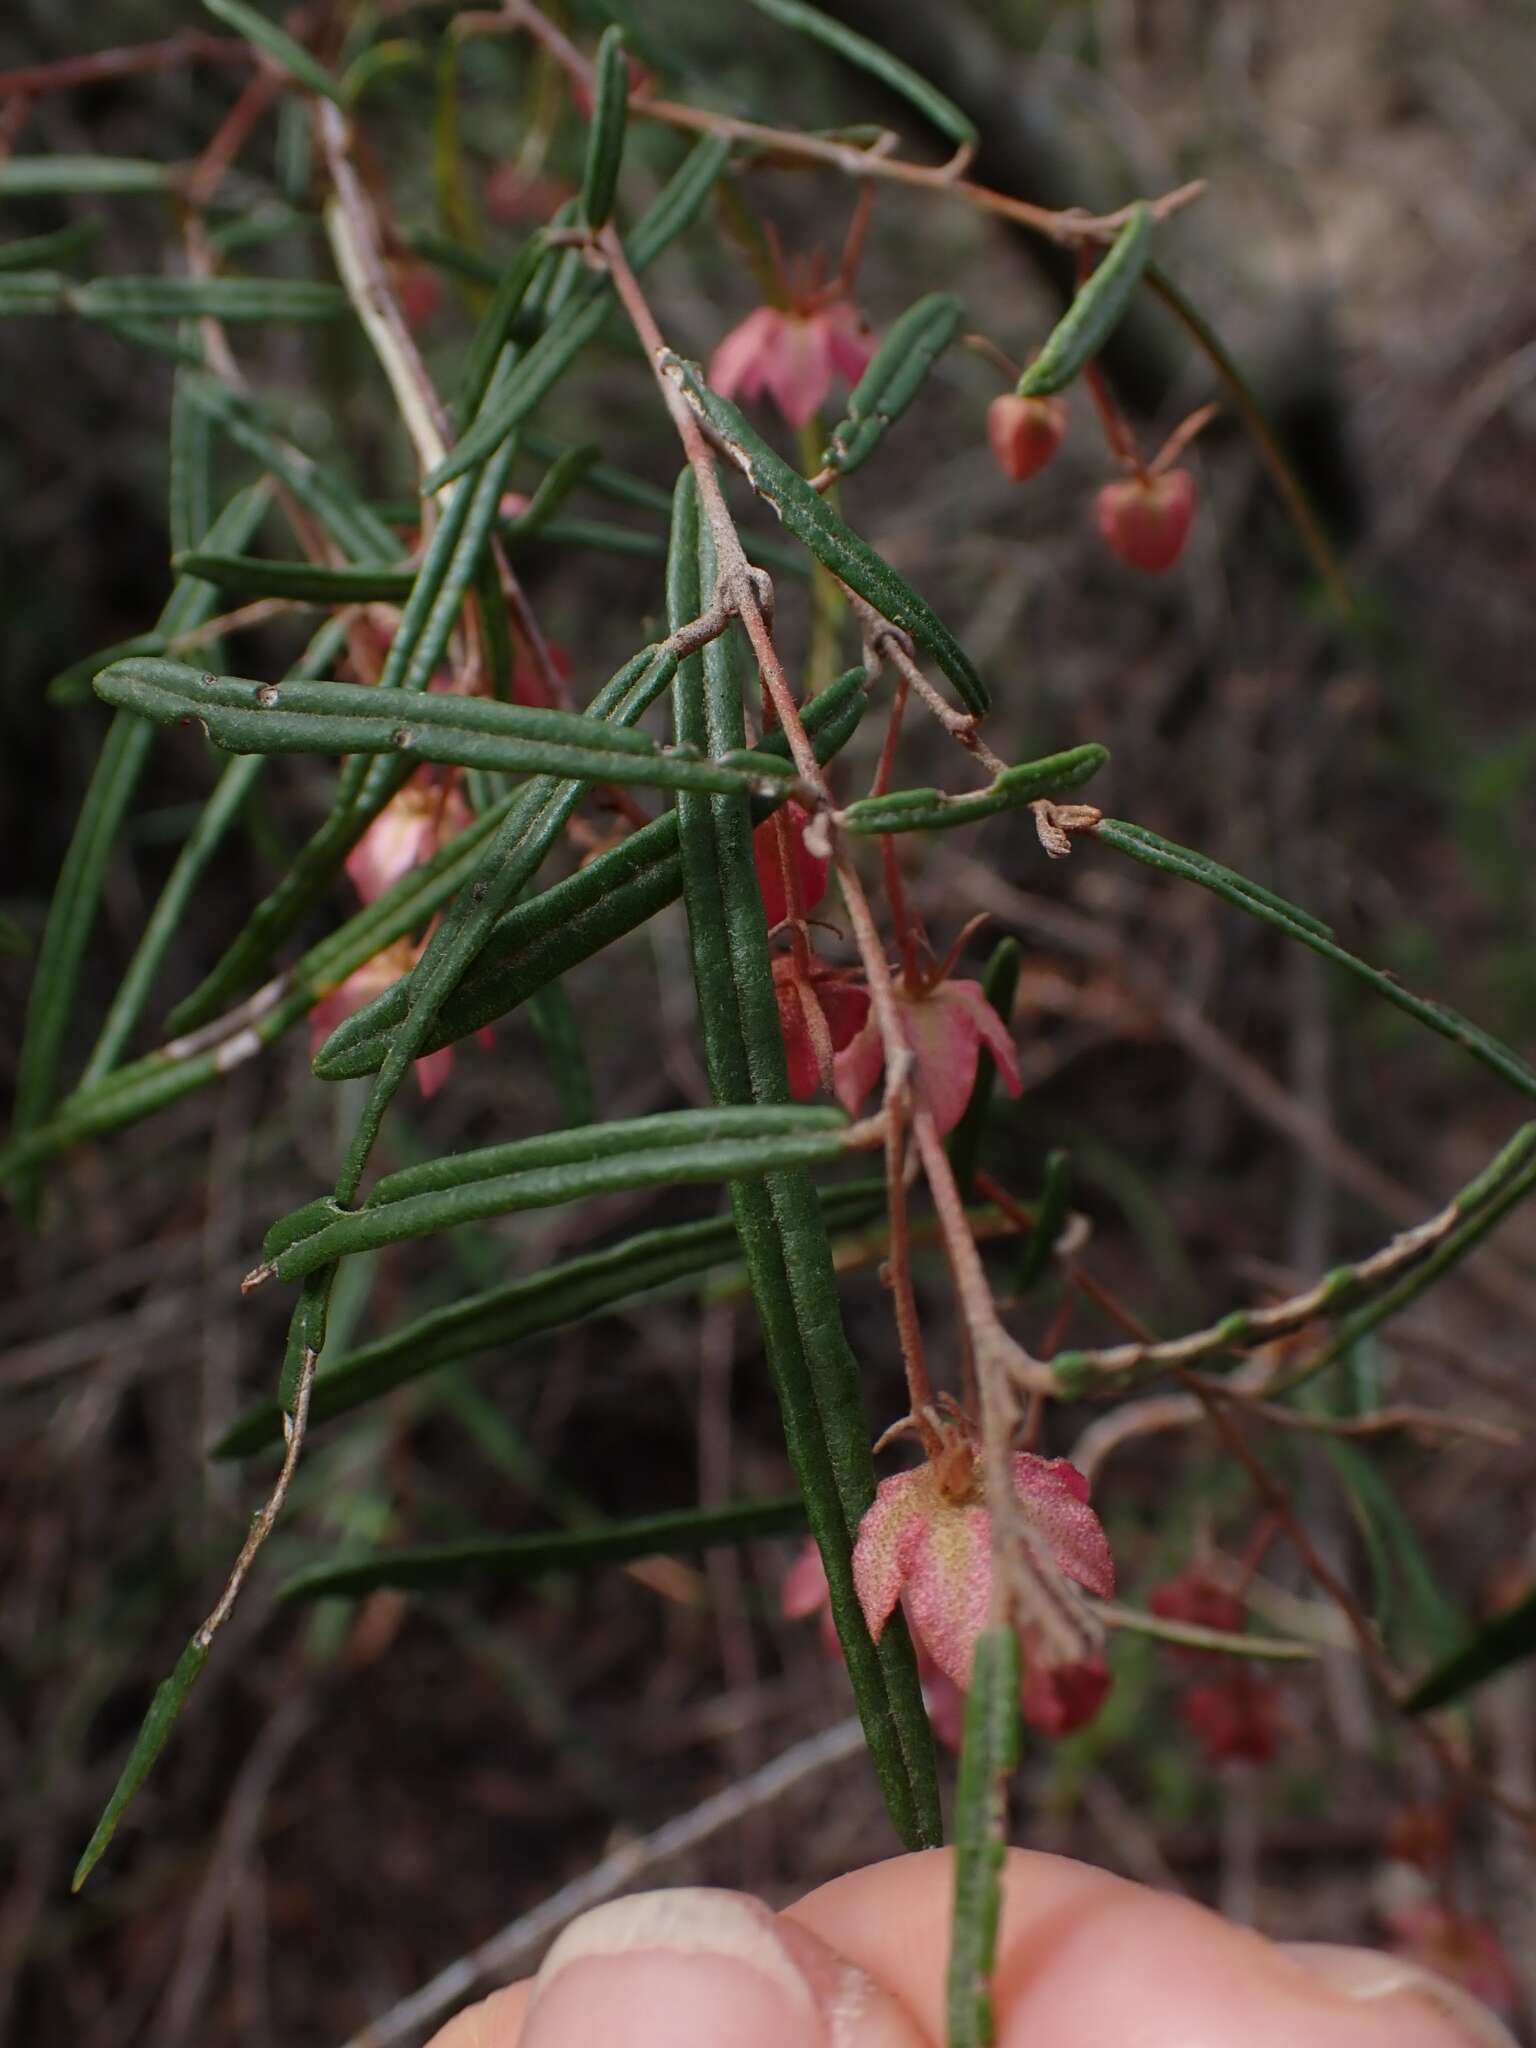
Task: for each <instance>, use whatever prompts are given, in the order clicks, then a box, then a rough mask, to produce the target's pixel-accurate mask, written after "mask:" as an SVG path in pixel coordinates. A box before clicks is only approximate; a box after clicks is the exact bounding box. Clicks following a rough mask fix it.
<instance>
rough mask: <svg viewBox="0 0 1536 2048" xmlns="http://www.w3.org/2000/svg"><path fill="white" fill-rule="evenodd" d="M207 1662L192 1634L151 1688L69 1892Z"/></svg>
mask: <svg viewBox="0 0 1536 2048" xmlns="http://www.w3.org/2000/svg"><path fill="white" fill-rule="evenodd" d="M207 1661H208V1645H207V1644H206V1643H205V1642H203V1641H202V1640H201V1632H199V1634H198V1635H195V1636H194V1637H193V1638H192V1640H191V1642H189V1643H188V1644H187V1647H186V1648H185V1649H184V1650H183V1651H182V1653H181V1655H180V1656H179V1657H178V1658H177V1660H176V1668H175V1670H174V1671H173V1672H172V1673H171V1675H170V1677H169V1678H167V1679H165V1680H164V1681H163V1682H162V1683H161V1684H160V1685H158V1686H157V1687H156V1688H155V1696H154V1698H153V1699H152V1700H151V1701H150V1703H149V1712H148V1713H147V1714H146V1715H145V1716H144V1720H143V1723H142V1725H141V1726H140V1729H139V1732H138V1734H137V1736H136V1737H135V1738H134V1744H133V1748H132V1749H131V1750H130V1751H129V1753H128V1761H127V1763H125V1764H124V1765H123V1770H122V1776H121V1777H120V1778H119V1779H118V1781H117V1784H116V1786H115V1787H114V1788H113V1792H112V1797H111V1798H110V1799H109V1800H108V1801H107V1804H106V1810H105V1811H104V1812H103V1814H102V1816H101V1819H100V1820H99V1821H97V1823H96V1831H95V1833H94V1834H93V1835H92V1836H91V1839H90V1840H89V1842H87V1843H86V1845H85V1854H84V1855H83V1856H82V1857H81V1858H80V1861H79V1862H78V1863H77V1864H76V1865H75V1874H74V1877H73V1878H72V1879H71V1881H70V1890H71V1891H76V1892H77V1891H79V1889H80V1887H81V1885H83V1884H84V1883H85V1880H86V1879H87V1878H88V1877H89V1876H90V1874H91V1872H92V1871H93V1870H94V1869H95V1868H96V1865H97V1864H98V1863H99V1862H100V1861H101V1858H102V1855H103V1853H104V1852H105V1850H106V1847H107V1844H108V1843H109V1842H110V1841H111V1839H112V1837H113V1836H114V1835H115V1834H116V1833H117V1824H118V1822H119V1821H120V1820H121V1819H122V1817H123V1812H124V1809H125V1808H126V1807H127V1805H128V1802H129V1800H130V1799H132V1797H133V1795H134V1794H135V1793H136V1792H137V1791H138V1789H139V1787H140V1786H141V1785H142V1784H143V1782H144V1780H145V1779H146V1778H147V1777H148V1776H149V1773H150V1771H151V1769H152V1768H153V1767H154V1763H155V1759H156V1758H157V1757H158V1756H159V1754H160V1752H161V1750H162V1749H164V1747H165V1745H166V1740H167V1738H168V1737H169V1735H170V1732H171V1729H172V1728H173V1727H174V1726H175V1723H176V1717H177V1715H178V1714H179V1713H180V1712H181V1709H182V1707H183V1705H184V1704H185V1701H186V1697H187V1694H188V1693H189V1692H190V1691H191V1690H192V1687H193V1686H194V1684H195V1683H196V1682H197V1680H198V1678H199V1677H200V1675H201V1673H202V1669H203V1666H204V1664H205V1663H206V1662H207Z"/></svg>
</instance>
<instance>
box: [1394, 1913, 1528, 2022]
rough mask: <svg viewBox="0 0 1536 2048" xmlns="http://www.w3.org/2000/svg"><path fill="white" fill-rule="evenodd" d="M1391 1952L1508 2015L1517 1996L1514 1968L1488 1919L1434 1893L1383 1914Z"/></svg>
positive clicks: (1496, 2010)
mask: <svg viewBox="0 0 1536 2048" xmlns="http://www.w3.org/2000/svg"><path fill="white" fill-rule="evenodd" d="M1386 1920H1387V1927H1388V1929H1389V1932H1390V1935H1391V1939H1390V1941H1389V1943H1388V1946H1389V1947H1390V1949H1391V1950H1392V1953H1393V1954H1394V1955H1398V1956H1402V1957H1404V1958H1405V1959H1406V1960H1407V1961H1409V1962H1413V1963H1418V1964H1419V1965H1420V1966H1421V1967H1422V1968H1423V1969H1426V1970H1433V1971H1434V1972H1435V1973H1436V1975H1438V1976H1441V1977H1447V1978H1449V1979H1450V1981H1451V1983H1453V1984H1459V1985H1461V1987H1462V1988H1463V1990H1466V1991H1470V1992H1471V1993H1472V1996H1473V1997H1474V1998H1480V1999H1481V2000H1482V2001H1483V2003H1484V2005H1491V2006H1492V2007H1493V2009H1494V2011H1495V2012H1501V2013H1504V2014H1505V2015H1506V2016H1507V2015H1509V2014H1511V2013H1512V2012H1513V2010H1514V2005H1515V1999H1516V1996H1517V1985H1516V1982H1515V1972H1514V1968H1513V1966H1512V1965H1511V1963H1510V1960H1509V1957H1508V1956H1507V1955H1506V1954H1505V1953H1504V1950H1503V1947H1502V1946H1501V1944H1500V1942H1499V1938H1498V1936H1497V1935H1496V1934H1495V1933H1494V1931H1493V1929H1492V1928H1491V1927H1489V1926H1488V1924H1487V1923H1486V1921H1482V1920H1474V1919H1473V1918H1472V1917H1471V1915H1470V1914H1466V1913H1458V1912H1456V1911H1455V1909H1454V1908H1453V1907H1450V1906H1445V1905H1441V1904H1439V1903H1438V1902H1437V1901H1435V1900H1433V1899H1425V1900H1421V1901H1419V1902H1418V1903H1416V1904H1413V1905H1405V1906H1399V1907H1397V1908H1396V1910H1395V1911H1393V1912H1391V1913H1389V1914H1388V1915H1387V1916H1386Z"/></svg>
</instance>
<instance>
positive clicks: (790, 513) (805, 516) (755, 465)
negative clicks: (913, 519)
mask: <svg viewBox="0 0 1536 2048" xmlns="http://www.w3.org/2000/svg"><path fill="white" fill-rule="evenodd" d="M660 367H661V369H662V371H663V373H664V374H665V375H666V376H668V377H669V378H670V379H671V380H672V382H673V383H674V384H675V385H676V387H677V389H678V390H679V391H680V392H681V394H682V396H683V397H684V399H686V401H687V403H688V405H689V408H690V410H691V411H692V412H693V413H694V414H695V415H696V416H697V418H698V419H699V420H700V421H702V422H703V424H704V425H705V426H706V427H707V428H708V430H709V433H710V435H711V438H712V439H713V440H714V441H715V443H716V444H717V446H718V447H719V448H720V449H721V451H722V452H723V453H724V454H725V455H726V456H727V457H728V458H729V460H730V461H732V462H734V463H735V465H736V467H737V468H738V469H739V470H740V471H741V473H742V475H743V476H745V478H746V479H747V481H748V483H750V484H751V486H752V488H753V490H754V491H756V492H757V493H758V495H759V496H760V497H762V498H763V499H765V500H766V501H767V503H768V504H769V505H770V506H771V507H772V508H773V510H774V511H775V512H776V513H777V514H778V516H779V518H780V520H781V521H782V522H783V525H784V529H785V531H786V532H787V533H790V534H792V535H793V536H794V538H795V539H796V540H798V541H800V542H801V543H802V544H803V545H804V546H805V547H808V548H809V549H810V551H811V553H812V554H813V555H814V556H815V557H816V559H817V560H818V561H819V562H821V563H822V564H823V565H824V566H825V567H826V568H828V569H830V570H831V571H832V573H833V575H834V576H837V577H839V578H840V579H841V580H842V581H843V582H844V583H846V584H847V585H848V587H849V588H850V589H851V590H856V591H857V592H858V594H859V595H860V597H862V598H864V599H865V600H866V601H867V602H868V603H869V604H871V605H873V606H874V608H875V610H876V611H877V612H879V614H880V616H881V617H882V618H884V619H889V620H890V622H891V624H892V625H893V626H899V627H900V628H901V629H902V631H903V632H906V633H910V634H911V636H912V638H913V639H914V640H915V641H917V643H918V645H919V646H921V647H924V648H926V649H927V651H928V653H929V654H931V655H932V656H933V658H934V660H935V661H936V662H937V663H938V664H939V666H940V668H942V669H943V671H944V673H945V674H946V675H947V676H948V677H949V679H950V681H951V682H952V683H953V684H954V686H955V688H956V690H957V691H958V692H959V694H960V697H961V699H962V701H963V702H964V704H965V706H966V708H967V709H968V710H969V711H972V712H974V713H976V714H977V715H978V716H979V715H980V714H981V713H982V712H984V711H985V710H986V709H987V707H988V705H989V703H990V701H991V699H990V698H989V696H988V694H987V688H986V685H985V684H984V683H983V682H982V680H981V677H980V676H979V675H978V674H977V673H976V669H975V667H974V666H973V664H972V662H971V659H970V656H969V655H968V654H967V653H966V652H965V650H964V648H962V647H961V645H960V643H959V641H958V640H956V638H955V636H954V635H953V633H951V632H950V630H949V628H948V627H947V626H946V625H944V624H943V622H942V621H941V620H940V619H939V617H938V616H937V614H936V613H935V612H934V611H933V610H932V609H931V607H930V606H929V605H928V604H927V602H926V601H925V600H924V599H923V598H921V597H919V595H918V594H917V592H916V591H915V590H914V589H913V588H912V586H911V584H910V583H908V582H907V581H906V579H905V578H904V577H902V576H898V575H897V573H896V571H895V570H894V569H893V568H892V567H891V565H890V563H889V562H887V561H885V560H884V558H883V557H882V556H880V555H877V554H876V553H875V551H874V549H873V548H872V547H871V546H870V545H869V543H868V542H867V541H865V540H861V539H860V537H859V535H858V534H856V533H855V532H854V531H853V529H852V527H851V526H848V525H846V524H845V523H844V521H843V520H842V519H841V518H839V516H838V515H837V513H836V512H834V511H833V509H832V507H831V506H830V505H828V504H827V503H826V502H825V500H824V499H822V498H821V497H819V496H818V495H817V493H816V492H815V491H813V490H812V489H811V487H810V485H809V484H808V483H807V482H806V480H805V478H804V477H803V476H801V474H800V472H799V471H798V470H797V469H792V468H791V467H790V465H789V464H788V463H787V462H786V461H785V460H784V458H783V457H782V456H781V455H780V454H778V453H777V451H776V450H775V449H773V448H770V447H769V445H768V443H767V442H766V441H765V440H764V439H763V437H762V435H761V434H759V433H758V432H757V430H756V428H755V427H753V426H751V425H750V424H749V423H748V421H747V419H746V418H745V416H744V415H743V414H742V413H741V412H740V411H739V410H738V409H737V407H735V406H734V405H732V404H731V402H730V400H729V399H725V398H721V397H720V396H719V394H718V393H716V392H714V391H711V390H710V388H709V386H708V385H707V384H706V383H705V381H704V373H703V372H702V371H701V370H700V368H699V366H698V364H697V363H690V362H687V361H685V360H684V359H683V357H681V356H676V355H672V354H670V353H669V354H667V355H665V356H663V357H662V359H661V364H660Z"/></svg>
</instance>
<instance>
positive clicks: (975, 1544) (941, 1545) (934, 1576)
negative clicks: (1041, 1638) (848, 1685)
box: [853, 1451, 1115, 1704]
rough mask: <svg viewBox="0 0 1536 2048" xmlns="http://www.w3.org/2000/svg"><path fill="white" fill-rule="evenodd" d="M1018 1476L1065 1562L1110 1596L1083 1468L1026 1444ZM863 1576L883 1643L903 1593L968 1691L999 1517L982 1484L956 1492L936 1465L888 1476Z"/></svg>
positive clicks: (872, 1518) (858, 1579)
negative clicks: (980, 1487) (1039, 1454)
mask: <svg viewBox="0 0 1536 2048" xmlns="http://www.w3.org/2000/svg"><path fill="white" fill-rule="evenodd" d="M1013 1484H1014V1490H1015V1492H1016V1494H1017V1496H1018V1502H1019V1506H1020V1509H1021V1510H1022V1512H1023V1514H1024V1516H1025V1518H1026V1520H1027V1521H1028V1522H1029V1524H1030V1525H1031V1526H1032V1528H1033V1529H1034V1530H1035V1532H1036V1533H1037V1534H1038V1535H1039V1536H1040V1537H1041V1538H1042V1540H1043V1543H1044V1547H1045V1548H1046V1549H1047V1550H1048V1551H1049V1553H1050V1556H1051V1557H1052V1559H1053V1560H1054V1562H1055V1564H1056V1567H1057V1569H1058V1570H1059V1571H1061V1572H1064V1573H1065V1574H1066V1576H1067V1577H1068V1578H1070V1579H1075V1580H1076V1581H1077V1583H1078V1584H1079V1585H1080V1586H1085V1587H1086V1588H1087V1589H1088V1591H1089V1592H1091V1593H1097V1594H1098V1595H1099V1596H1100V1597H1101V1598H1103V1599H1108V1598H1109V1596H1110V1595H1111V1594H1112V1593H1113V1592H1114V1590H1115V1565H1114V1559H1113V1558H1112V1557H1111V1555H1110V1550H1109V1541H1108V1538H1107V1537H1106V1536H1105V1534H1104V1528H1103V1524H1102V1523H1101V1522H1100V1521H1099V1518H1098V1516H1097V1515H1096V1514H1095V1513H1094V1511H1093V1509H1092V1508H1091V1507H1090V1506H1089V1505H1088V1482H1087V1480H1086V1479H1084V1477H1083V1475H1082V1473H1081V1472H1079V1471H1078V1470H1077V1468H1076V1467H1075V1466H1074V1465H1070V1464H1068V1462H1067V1461H1066V1459H1065V1458H1037V1457H1034V1456H1033V1455H1032V1454H1031V1453H1030V1452H1028V1451H1020V1452H1018V1453H1017V1454H1016V1455H1015V1457H1014V1459H1013ZM853 1580H854V1585H855V1586H856V1588H857V1589H858V1595H859V1602H860V1604H861V1606H862V1607H863V1609H864V1619H865V1620H866V1622H867V1623H868V1624H869V1632H870V1634H871V1635H872V1636H873V1637H874V1638H875V1639H876V1641H878V1640H879V1638H880V1634H881V1631H882V1630H883V1629H884V1627H885V1624H886V1622H887V1621H888V1620H889V1619H890V1616H891V1612H892V1610H893V1608H894V1607H895V1605H896V1602H897V1601H898V1600H901V1601H902V1602H903V1603H904V1605H905V1607H906V1610H907V1615H908V1618H909V1620H910V1621H911V1623H912V1628H913V1633H914V1634H915V1635H916V1636H917V1637H918V1639H919V1641H920V1642H921V1643H922V1645H923V1646H924V1647H925V1648H926V1649H927V1651H928V1652H929V1654H930V1655H931V1656H932V1658H933V1661H934V1663H935V1664H937V1666H938V1667H939V1669H940V1670H941V1671H942V1672H943V1673H944V1675H945V1676H946V1677H947V1678H949V1679H951V1680H952V1681H953V1682H954V1683H955V1684H956V1685H958V1686H959V1687H961V1689H962V1690H963V1689H964V1688H965V1687H966V1686H967V1685H968V1684H969V1683H970V1676H971V1660H972V1658H973V1656H974V1655H975V1651H976V1639H977V1637H978V1636H979V1635H980V1634H981V1632H982V1630H983V1629H984V1628H985V1627H986V1625H987V1621H988V1617H989V1614H990V1611H991V1602H992V1517H991V1513H990V1510H989V1509H988V1508H987V1506H986V1504H985V1502H984V1501H982V1500H981V1499H980V1498H978V1497H977V1489H976V1487H975V1485H974V1484H973V1486H972V1488H971V1490H970V1492H969V1493H967V1494H966V1495H965V1496H964V1497H962V1498H959V1499H956V1498H954V1497H953V1496H952V1494H951V1493H950V1492H948V1491H946V1489H945V1485H944V1483H943V1481H942V1479H941V1475H940V1472H939V1469H938V1467H937V1466H936V1465H934V1464H932V1463H928V1464H924V1465H920V1466H919V1467H918V1468H917V1469H916V1470H915V1471H911V1472H898V1473H896V1474H895V1475H894V1477H892V1478H890V1479H883V1480H881V1482H880V1485H879V1487H878V1488H877V1490H876V1493H875V1498H874V1501H873V1503H872V1504H871V1506H870V1508H869V1510H868V1512H867V1513H866V1515H865V1517H864V1519H863V1521H862V1522H861V1523H860V1525H859V1534H858V1540H857V1542H856V1543H855V1544H854V1550H853ZM1095 1704H1096V1703H1095Z"/></svg>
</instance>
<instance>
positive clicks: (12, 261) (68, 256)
mask: <svg viewBox="0 0 1536 2048" xmlns="http://www.w3.org/2000/svg"><path fill="white" fill-rule="evenodd" d="M0 169H3V167H0ZM101 231H102V222H101V221H99V220H98V219H96V218H95V216H94V215H93V216H92V217H91V218H90V219H88V220H77V221H71V222H70V224H69V226H68V227H67V228H55V229H54V231H53V232H52V234H48V235H27V236H25V237H23V238H22V239H21V240H20V241H16V242H0V272H4V271H11V270H52V269H53V268H54V267H55V266H56V265H58V264H62V263H68V262H70V261H71V260H72V259H73V258H74V257H76V256H83V255H84V254H85V252H86V250H87V249H90V248H93V247H94V246H95V244H96V243H97V242H98V241H99V240H100V238H101Z"/></svg>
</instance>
